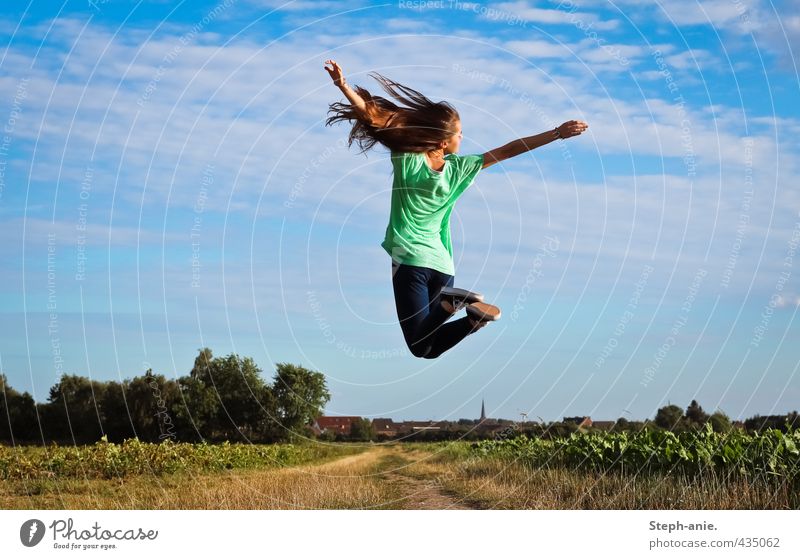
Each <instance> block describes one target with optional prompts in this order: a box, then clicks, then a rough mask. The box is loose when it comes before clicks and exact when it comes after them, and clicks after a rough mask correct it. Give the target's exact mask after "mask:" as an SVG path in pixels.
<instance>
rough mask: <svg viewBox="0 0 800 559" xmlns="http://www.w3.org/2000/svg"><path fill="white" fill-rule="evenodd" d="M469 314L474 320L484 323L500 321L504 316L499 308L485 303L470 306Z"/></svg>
mask: <svg viewBox="0 0 800 559" xmlns="http://www.w3.org/2000/svg"><path fill="white" fill-rule="evenodd" d="M467 314H468V315H470V316H471V317H472V318H475V319H477V320H480V321H483V322H492V321H495V320H499V319H500V316H501V315H502V313H501V312H500V308H499V307H495V306H494V305H490V304H489V303H483V302H478V303H472V304H471V305H468V306H467Z"/></svg>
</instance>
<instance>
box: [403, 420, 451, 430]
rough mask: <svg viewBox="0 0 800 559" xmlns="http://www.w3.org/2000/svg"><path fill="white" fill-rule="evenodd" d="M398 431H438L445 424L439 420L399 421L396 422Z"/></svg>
mask: <svg viewBox="0 0 800 559" xmlns="http://www.w3.org/2000/svg"><path fill="white" fill-rule="evenodd" d="M396 425H397V427H398V433H416V432H419V431H439V430H441V429H442V428H443V427H446V424H445V423H444V422H441V421H433V420H429V421H401V422H400V423H397V424H396Z"/></svg>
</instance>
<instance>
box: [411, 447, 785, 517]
mask: <svg viewBox="0 0 800 559" xmlns="http://www.w3.org/2000/svg"><path fill="white" fill-rule="evenodd" d="M413 454H414V456H415V459H416V462H414V463H413V465H411V466H409V467H408V468H407V470H406V472H407V474H408V475H412V476H415V477H418V478H421V479H431V478H433V479H436V480H437V481H438V483H440V484H441V485H442V487H443V488H444V489H445V490H446V491H449V492H451V493H453V494H457V495H459V496H460V497H461V498H462V499H464V500H466V501H469V502H472V503H474V504H475V505H477V506H480V507H481V508H484V507H485V508H490V509H637V510H638V509H668V510H671V509H689V510H694V509H711V510H721V509H737V510H742V509H748V510H749V509H792V508H797V507H798V496H797V494H796V493H794V492H793V491H792V489H791V487H789V486H788V485H786V484H784V485H778V484H775V483H767V482H765V481H763V480H761V481H756V482H754V480H744V479H742V478H738V479H722V478H720V477H719V476H714V475H706V476H704V477H701V478H696V479H689V478H685V477H679V476H671V475H651V476H634V475H621V474H618V473H615V474H606V475H600V474H594V473H588V472H584V471H570V470H567V469H563V468H561V469H556V468H553V469H531V468H529V467H526V466H524V465H522V464H515V463H511V462H508V461H505V460H502V459H496V458H491V459H490V458H481V459H476V460H464V459H459V458H456V457H453V456H448V455H446V454H433V453H431V452H430V451H426V450H421V449H417V450H416V451H413Z"/></svg>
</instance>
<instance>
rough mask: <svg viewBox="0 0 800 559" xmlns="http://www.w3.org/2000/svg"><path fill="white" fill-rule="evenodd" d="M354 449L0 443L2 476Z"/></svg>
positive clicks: (302, 456)
mask: <svg viewBox="0 0 800 559" xmlns="http://www.w3.org/2000/svg"><path fill="white" fill-rule="evenodd" d="M349 452H351V450H349V449H348V448H347V447H341V446H334V445H321V444H302V445H294V444H272V445H250V444H230V443H227V442H226V443H222V444H207V443H198V444H192V443H175V442H173V441H171V440H165V441H163V442H161V443H158V444H156V443H145V442H141V441H139V440H138V439H128V440H125V441H124V442H122V443H121V444H114V443H109V442H107V441H105V440H102V441H100V442H98V443H96V444H93V445H77V446H58V445H56V444H53V445H48V446H44V447H20V446H18V447H8V446H2V445H0V479H3V480H8V479H17V480H19V479H39V478H54V477H62V476H64V477H83V478H116V477H123V476H129V475H138V474H152V475H161V474H168V473H175V472H182V471H223V470H229V469H233V468H252V467H282V466H290V465H297V464H302V463H306V462H311V461H314V460H319V459H324V458H332V457H335V456H339V455H344V454H347V453H349Z"/></svg>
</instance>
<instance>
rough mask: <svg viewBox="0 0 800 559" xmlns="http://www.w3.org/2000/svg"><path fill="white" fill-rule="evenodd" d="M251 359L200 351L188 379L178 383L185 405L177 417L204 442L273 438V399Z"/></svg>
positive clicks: (204, 350)
mask: <svg viewBox="0 0 800 559" xmlns="http://www.w3.org/2000/svg"><path fill="white" fill-rule="evenodd" d="M260 372H261V369H259V368H258V366H257V365H256V364H255V362H254V361H253V359H252V358H250V357H246V358H241V357H239V356H238V355H236V354H230V355H228V356H226V357H216V358H215V357H214V356H213V354H212V353H211V350H210V349H208V348H203V349H202V350H200V353H199V355H198V356H197V358H196V359H195V362H194V367H193V368H192V370H191V372H190V374H189V376H188V377H182V378H181V379H179V383H180V385H181V390H182V392H183V396H184V398H185V402H186V403H185V405H180V406H178V409H177V410H176V415H177V416H178V418H179V419H180V420H181V421H183V422H186V420H188V419H191V420H192V422H193V423H194V425H195V426H196V430H197V431H198V432H199V433H200V434H201V435H202V436H203V437H205V438H211V439H225V440H228V439H247V440H253V439H257V440H263V439H270V438H272V436H273V432H274V428H273V427H272V425H271V424H272V423H273V418H274V416H275V412H276V410H275V408H276V406H275V398H274V396H273V395H272V392H271V389H270V387H269V386H268V385H267V384H266V383H265V381H264V380H263V379H262V378H261V376H260V374H259V373H260Z"/></svg>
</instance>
